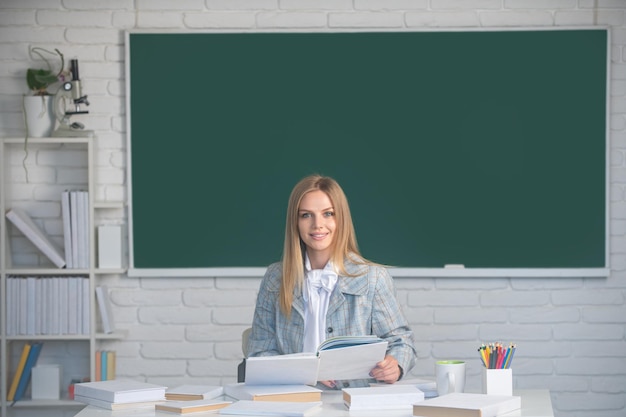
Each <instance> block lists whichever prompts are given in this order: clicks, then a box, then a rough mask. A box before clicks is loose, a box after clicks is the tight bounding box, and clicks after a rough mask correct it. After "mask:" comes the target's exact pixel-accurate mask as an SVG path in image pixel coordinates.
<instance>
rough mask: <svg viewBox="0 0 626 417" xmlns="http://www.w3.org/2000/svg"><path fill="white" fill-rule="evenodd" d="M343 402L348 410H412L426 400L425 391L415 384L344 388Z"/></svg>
mask: <svg viewBox="0 0 626 417" xmlns="http://www.w3.org/2000/svg"><path fill="white" fill-rule="evenodd" d="M342 391H343V403H344V404H345V406H346V407H347V408H348V410H350V411H353V410H397V409H406V410H412V408H411V407H412V406H413V404H415V403H419V402H421V401H424V393H423V392H422V391H421V390H419V389H418V388H417V387H415V386H413V385H395V384H388V385H387V386H385V387H383V386H379V387H359V388H344V389H343V390H342Z"/></svg>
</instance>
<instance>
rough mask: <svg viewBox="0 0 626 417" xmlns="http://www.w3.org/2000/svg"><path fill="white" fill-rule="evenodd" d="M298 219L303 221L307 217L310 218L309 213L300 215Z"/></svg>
mask: <svg viewBox="0 0 626 417" xmlns="http://www.w3.org/2000/svg"><path fill="white" fill-rule="evenodd" d="M300 217H302V218H303V219H308V218H309V217H311V213H302V214H301V215H300Z"/></svg>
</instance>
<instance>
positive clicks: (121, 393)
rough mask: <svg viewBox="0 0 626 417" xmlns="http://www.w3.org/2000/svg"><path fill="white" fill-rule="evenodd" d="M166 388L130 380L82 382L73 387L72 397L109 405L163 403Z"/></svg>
mask: <svg viewBox="0 0 626 417" xmlns="http://www.w3.org/2000/svg"><path fill="white" fill-rule="evenodd" d="M166 389H167V387H164V386H162V385H157V384H151V383H148V382H142V381H134V380H131V379H111V380H108V381H94V382H83V383H80V384H76V385H75V386H74V396H75V397H76V396H78V397H81V398H93V399H96V400H101V401H106V402H110V403H138V402H148V401H165V390H166Z"/></svg>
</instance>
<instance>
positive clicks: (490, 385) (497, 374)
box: [483, 368, 513, 395]
mask: <svg viewBox="0 0 626 417" xmlns="http://www.w3.org/2000/svg"><path fill="white" fill-rule="evenodd" d="M483 394H489V395H513V370H512V369H511V368H508V369H487V368H483Z"/></svg>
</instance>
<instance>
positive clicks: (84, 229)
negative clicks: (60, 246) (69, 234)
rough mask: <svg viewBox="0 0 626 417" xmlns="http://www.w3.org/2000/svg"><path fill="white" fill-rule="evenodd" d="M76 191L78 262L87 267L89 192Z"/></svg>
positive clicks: (81, 266) (80, 265)
mask: <svg viewBox="0 0 626 417" xmlns="http://www.w3.org/2000/svg"><path fill="white" fill-rule="evenodd" d="M77 193H78V248H79V249H78V262H79V267H80V268H89V252H90V250H89V193H88V192H87V191H84V190H79V191H77Z"/></svg>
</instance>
